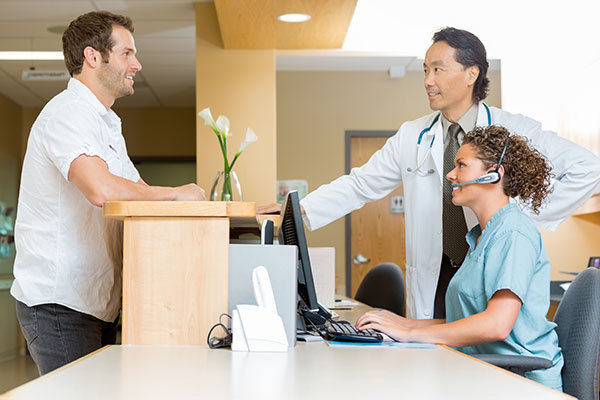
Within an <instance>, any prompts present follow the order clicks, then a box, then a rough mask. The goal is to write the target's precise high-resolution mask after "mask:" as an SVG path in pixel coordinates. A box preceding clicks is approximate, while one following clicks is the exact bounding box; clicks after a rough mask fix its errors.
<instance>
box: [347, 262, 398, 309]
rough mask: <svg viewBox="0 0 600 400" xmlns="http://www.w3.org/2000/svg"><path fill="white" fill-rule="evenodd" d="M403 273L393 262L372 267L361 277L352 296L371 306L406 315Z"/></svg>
mask: <svg viewBox="0 0 600 400" xmlns="http://www.w3.org/2000/svg"><path fill="white" fill-rule="evenodd" d="M404 291H405V289H404V274H403V273H402V270H401V269H400V267H399V266H397V265H396V264H394V263H383V264H379V265H377V266H376V267H373V268H372V269H371V270H370V271H369V272H367V275H365V277H364V278H363V280H362V282H361V283H360V286H359V287H358V290H357V291H356V295H355V296H354V298H355V299H356V300H358V301H360V302H363V303H365V304H367V305H369V306H371V307H376V308H384V309H386V310H389V311H392V312H395V313H396V314H398V315H401V316H403V317H404V316H405V315H406V300H405V295H404Z"/></svg>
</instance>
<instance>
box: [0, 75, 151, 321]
mask: <svg viewBox="0 0 600 400" xmlns="http://www.w3.org/2000/svg"><path fill="white" fill-rule="evenodd" d="M82 154H85V155H88V156H97V157H99V158H101V159H102V160H104V162H105V163H106V165H107V166H108V169H109V171H110V172H111V173H112V174H114V175H117V176H120V177H123V178H125V179H129V180H131V181H133V182H137V181H138V180H139V179H140V175H139V173H138V171H137V170H136V169H135V167H134V166H133V163H132V162H131V160H130V159H129V157H128V156H127V149H126V147H125V140H124V138H123V136H122V134H121V120H120V119H119V117H118V116H117V115H116V114H115V113H114V112H113V111H112V110H107V109H106V108H105V107H104V106H103V105H102V103H100V101H99V100H98V98H97V97H96V96H95V95H94V94H93V93H92V91H91V90H90V89H89V88H88V87H87V86H85V85H84V84H83V83H82V82H80V81H79V80H77V79H74V78H72V79H71V80H70V81H69V83H68V86H67V89H66V90H65V91H63V92H62V93H60V94H58V95H57V96H55V97H54V98H53V99H52V100H50V102H48V104H46V106H45V107H44V109H43V110H42V112H41V113H40V115H39V116H38V118H37V119H36V121H35V123H34V124H33V127H32V128H31V134H30V135H29V140H28V143H27V152H26V154H25V159H24V162H23V171H22V176H21V188H20V191H19V203H18V206H17V219H16V223H15V245H16V258H15V264H14V275H15V281H14V284H13V286H12V288H11V294H12V295H13V297H15V298H16V299H17V300H19V301H21V302H22V303H25V304H27V305H28V306H30V307H31V306H35V305H39V304H48V303H56V304H60V305H63V306H66V307H69V308H71V309H73V310H76V311H79V312H82V313H85V314H89V315H92V316H94V317H96V318H99V319H101V320H104V321H109V322H112V321H114V320H115V319H116V317H117V315H118V312H119V308H120V306H121V272H122V270H121V267H122V224H121V223H120V222H118V221H114V220H109V219H105V218H104V217H103V215H102V208H98V207H95V206H93V205H92V204H91V203H90V202H89V201H88V200H87V199H86V198H85V197H84V195H83V194H82V193H81V192H80V191H79V190H78V189H77V187H75V185H73V184H72V183H70V182H69V180H68V174H69V168H70V166H71V163H72V162H73V160H75V159H76V158H77V157H78V156H80V155H82Z"/></svg>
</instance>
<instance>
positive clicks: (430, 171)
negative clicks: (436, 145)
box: [406, 102, 492, 176]
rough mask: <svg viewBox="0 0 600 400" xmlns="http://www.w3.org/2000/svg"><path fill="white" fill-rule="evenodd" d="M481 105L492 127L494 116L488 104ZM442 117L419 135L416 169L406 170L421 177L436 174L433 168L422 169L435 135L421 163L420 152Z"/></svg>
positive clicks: (436, 119) (436, 117)
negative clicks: (423, 142)
mask: <svg viewBox="0 0 600 400" xmlns="http://www.w3.org/2000/svg"><path fill="white" fill-rule="evenodd" d="M481 104H483V107H484V108H485V111H486V113H487V121H488V126H490V125H492V114H491V112H490V109H489V107H488V106H487V104H485V103H483V102H482V103H481ZM440 115H442V113H438V115H436V116H435V118H434V119H433V121H432V122H431V124H430V125H429V126H428V127H427V128H425V129H423V130H422V131H421V133H419V138H418V139H417V146H416V154H415V168H411V167H408V168H406V170H407V171H408V172H414V173H416V174H417V175H419V176H428V175H431V174H433V173H434V172H435V171H434V170H433V168H430V169H428V170H425V171H423V170H422V169H421V168H422V167H423V165H424V164H425V161H427V157H429V155H430V154H431V149H432V147H433V142H434V141H435V135H433V137H432V138H431V142H429V147H428V148H427V151H426V152H425V156H424V157H423V158H422V159H421V161H419V150H420V149H421V142H422V141H423V136H425V134H426V133H427V132H429V131H431V129H432V128H433V126H434V125H435V124H436V122H438V121H439V119H440Z"/></svg>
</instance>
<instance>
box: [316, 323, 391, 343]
mask: <svg viewBox="0 0 600 400" xmlns="http://www.w3.org/2000/svg"><path fill="white" fill-rule="evenodd" d="M325 339H327V340H336V341H340V342H368V343H381V342H382V341H383V336H381V334H380V333H379V332H377V331H374V330H373V329H366V330H358V329H356V327H355V326H354V325H352V324H351V323H350V322H348V321H333V320H330V321H329V323H328V324H327V325H326V326H325Z"/></svg>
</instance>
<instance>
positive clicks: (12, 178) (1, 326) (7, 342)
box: [0, 94, 21, 360]
mask: <svg viewBox="0 0 600 400" xmlns="http://www.w3.org/2000/svg"><path fill="white" fill-rule="evenodd" d="M20 170H21V107H19V106H18V105H17V104H15V103H14V102H12V101H11V100H9V99H7V98H6V97H4V96H3V95H2V94H0V201H3V202H5V203H7V205H8V206H10V207H16V204H17V195H18V182H19V175H20ZM13 221H14V212H13ZM13 248H14V247H13ZM13 259H14V257H11V258H9V259H4V260H3V261H0V279H9V278H11V277H12V275H11V273H12V264H13ZM17 329H18V327H17V319H16V314H15V302H14V300H13V298H12V297H11V296H10V294H9V292H8V290H4V289H0V360H3V359H5V358H9V357H12V356H14V355H15V354H16V351H17V332H18V331H17Z"/></svg>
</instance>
